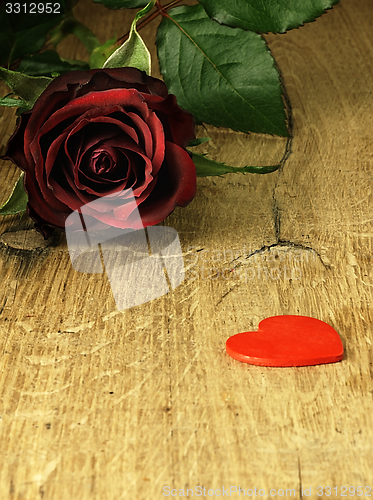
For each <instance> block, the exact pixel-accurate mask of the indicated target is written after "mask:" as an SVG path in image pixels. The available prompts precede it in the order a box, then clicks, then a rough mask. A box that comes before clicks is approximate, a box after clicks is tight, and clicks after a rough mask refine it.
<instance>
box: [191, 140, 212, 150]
mask: <svg viewBox="0 0 373 500" xmlns="http://www.w3.org/2000/svg"><path fill="white" fill-rule="evenodd" d="M208 141H211V139H210V137H198V139H193V140H192V141H190V142H189V144H188V148H194V147H196V146H199V145H200V144H203V143H204V142H208Z"/></svg>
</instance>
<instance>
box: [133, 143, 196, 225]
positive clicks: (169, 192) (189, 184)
mask: <svg viewBox="0 0 373 500" xmlns="http://www.w3.org/2000/svg"><path fill="white" fill-rule="evenodd" d="M196 189H197V184H196V168H195V165H194V163H193V161H192V159H191V158H190V156H189V154H188V153H187V152H186V151H185V150H184V149H182V148H180V147H179V146H177V145H176V144H173V143H171V142H166V159H165V164H164V165H163V166H162V169H161V172H160V175H159V176H158V179H157V183H156V186H155V188H154V189H153V192H152V193H151V194H150V195H149V196H148V197H147V199H146V200H145V201H144V202H143V203H141V204H140V205H139V211H140V215H141V220H142V223H143V225H144V226H152V225H154V224H157V223H158V222H161V221H162V220H164V219H165V218H166V217H168V216H169V215H170V213H171V212H172V211H173V210H174V208H175V207H176V206H181V207H185V206H186V205H187V204H188V203H190V202H191V201H192V199H193V198H194V196H195V194H196Z"/></svg>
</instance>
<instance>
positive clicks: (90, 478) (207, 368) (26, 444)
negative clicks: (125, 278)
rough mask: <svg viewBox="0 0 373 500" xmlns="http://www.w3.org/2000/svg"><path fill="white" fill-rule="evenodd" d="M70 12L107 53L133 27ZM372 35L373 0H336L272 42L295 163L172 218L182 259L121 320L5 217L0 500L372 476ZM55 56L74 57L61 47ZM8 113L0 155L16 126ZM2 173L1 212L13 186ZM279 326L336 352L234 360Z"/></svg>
mask: <svg viewBox="0 0 373 500" xmlns="http://www.w3.org/2000/svg"><path fill="white" fill-rule="evenodd" d="M77 9H78V14H79V16H80V18H82V19H84V20H85V21H86V22H87V24H88V25H89V26H90V27H91V28H92V29H93V30H94V31H96V32H97V33H98V34H99V36H100V39H101V40H102V41H104V40H105V38H106V37H107V36H108V35H111V34H112V33H113V32H114V31H115V30H117V31H118V34H121V33H122V32H123V33H124V32H125V31H126V30H127V29H128V26H129V23H130V18H129V17H128V16H127V13H126V12H125V11H122V12H108V11H107V10H105V9H104V8H101V7H100V6H99V5H93V4H91V3H90V2H85V1H84V2H82V3H81V4H79V5H78V7H77ZM103 19H105V22H103ZM372 24H373V11H372V9H371V6H370V1H369V0H355V1H352V0H344V1H342V2H341V3H340V4H339V5H337V6H336V7H335V8H334V9H333V10H332V11H331V12H329V13H328V14H327V15H325V16H324V17H322V18H320V19H319V20H318V21H317V22H315V23H311V24H309V25H306V26H304V27H303V28H302V29H299V30H295V31H293V32H290V33H288V34H286V35H281V36H279V35H278V36H273V35H271V36H268V37H267V39H268V42H269V44H270V47H271V49H272V50H273V52H274V55H275V57H276V59H277V61H278V63H279V66H280V68H281V71H282V74H283V76H284V81H285V84H286V88H287V90H288V93H289V96H290V99H291V102H292V105H293V113H294V140H293V144H292V149H293V152H292V155H291V156H290V158H289V160H288V161H287V163H286V165H285V167H284V168H283V169H282V170H281V171H279V172H275V173H273V174H269V175H266V176H253V175H245V176H244V175H233V174H231V175H227V176H225V177H224V178H212V179H211V178H210V179H199V180H198V185H199V190H198V193H197V196H196V198H195V200H194V201H193V202H192V203H191V204H190V205H189V206H188V207H187V208H185V209H177V210H175V212H174V213H173V214H172V215H171V216H170V217H169V218H168V219H167V221H166V224H167V225H169V226H171V227H174V228H175V229H176V230H177V231H178V232H179V236H180V241H181V246H182V249H183V252H184V257H185V263H186V266H187V275H186V279H185V281H184V282H183V283H182V284H181V285H180V286H179V287H178V288H177V289H175V290H174V291H172V292H171V293H169V294H168V295H166V296H163V297H161V298H159V299H156V300H154V301H152V302H149V303H147V304H143V305H141V306H138V307H135V308H133V309H130V310H125V311H117V309H116V306H115V301H114V298H113V295H112V292H111V290H110V284H109V281H108V278H107V277H106V275H100V274H98V275H93V274H82V273H78V272H76V271H74V270H73V269H72V267H71V263H70V259H69V256H68V253H67V247H66V241H65V240H64V238H63V237H62V238H61V237H56V238H55V239H54V240H52V241H51V242H50V243H48V247H45V243H44V240H42V238H38V237H35V235H34V236H32V234H31V236H29V235H30V233H29V232H28V233H20V234H18V236H17V244H15V237H14V235H10V236H9V235H6V234H5V233H8V232H9V231H21V230H26V229H28V228H30V227H32V224H31V225H30V223H29V222H28V221H27V219H25V220H21V221H20V220H19V218H18V217H7V218H5V219H4V220H2V221H1V228H0V233H3V235H2V243H1V245H2V246H1V260H0V262H1V268H0V273H1V274H0V276H1V288H0V311H1V316H0V331H1V337H0V345H1V352H2V357H1V360H0V363H1V369H0V379H1V382H0V392H1V403H0V408H1V411H0V415H1V420H0V422H1V423H0V433H1V434H0V440H1V441H0V442H1V450H2V458H3V459H2V463H3V467H2V470H1V472H0V492H1V497H2V498H3V497H4V498H10V499H21V498H22V499H32V500H34V499H35V498H39V497H40V498H44V499H48V500H49V499H59V500H65V499H66V500H67V499H71V498H73V499H75V498H76V499H78V498H79V499H81V500H85V499H90V500H91V499H93V498H94V499H96V498H97V499H100V500H106V499H107V500H112V499H114V498H115V499H121V498H123V499H125V498H126V499H127V498H135V499H144V500H148V499H150V498H156V499H158V498H159V499H161V498H164V495H163V490H162V488H163V487H164V486H167V485H168V486H170V487H173V488H177V489H180V488H184V489H185V490H186V488H188V487H189V488H195V487H196V486H198V485H200V486H202V487H206V488H213V489H217V488H220V489H221V488H222V487H223V486H224V487H225V488H227V487H229V486H241V488H245V490H247V489H249V488H255V487H256V488H258V489H259V488H262V489H264V490H265V491H266V495H265V496H262V498H271V496H270V494H269V492H270V489H271V488H273V489H279V488H282V489H284V490H285V491H286V489H294V490H295V496H294V495H293V496H292V498H301V493H300V492H301V487H302V486H303V488H311V489H312V498H317V496H316V492H317V487H318V486H327V485H329V486H331V487H333V488H334V487H338V492H339V493H338V495H339V496H340V492H341V490H340V488H341V487H342V486H343V485H347V486H350V485H351V486H358V485H363V486H365V485H369V484H371V483H372V480H373V477H372V472H371V462H372V459H373V452H372V447H371V441H372V439H373V421H372V420H373V417H372V415H373V411H372V410H373V402H372V390H373V388H372V321H373V319H372V307H371V300H372V286H373V273H372V235H373V230H372V216H371V210H372V188H371V181H372V171H373V163H372V156H371V136H372V132H373V118H372V113H371V110H372V105H373V101H372V100H373V97H372V95H373V94H372V85H371V81H372V76H373V66H372V65H373V63H372V61H373V48H372V43H371V26H372ZM154 29H155V28H154V26H153V27H152V26H149V27H148V28H147V31H146V32H145V37H146V39H147V41H148V43H151V40H153V39H154ZM63 51H64V55H65V56H66V57H75V56H76V57H79V58H84V57H85V55H84V48H83V47H82V46H80V45H79V44H76V43H75V41H73V40H70V39H68V40H66V42H65V45H64V47H63ZM155 66H156V65H155ZM156 71H157V69H156V67H155V68H154V74H157V73H156ZM0 114H1V118H0V128H1V132H2V133H1V135H0V136H1V148H2V150H3V148H4V147H5V144H6V141H7V139H8V138H9V136H10V134H11V133H12V130H13V127H14V119H13V118H12V116H13V111H11V110H5V111H3V110H0ZM200 132H201V133H200V135H209V136H210V137H212V142H211V143H207V144H206V145H203V146H201V150H202V151H206V152H209V153H210V154H211V155H212V156H213V157H215V158H216V159H219V160H221V161H226V162H229V163H231V164H233V165H236V166H242V165H244V164H267V163H269V162H274V161H277V160H278V159H279V158H280V157H281V155H282V152H283V149H284V146H285V144H284V141H283V140H279V139H274V138H264V137H260V136H259V137H258V136H245V135H244V134H238V133H232V132H229V131H226V130H213V129H211V128H209V127H208V130H207V133H206V131H203V130H201V131H200ZM1 168H2V175H3V177H2V186H3V187H2V188H1V191H0V203H1V202H2V201H4V200H5V199H6V197H7V193H8V192H9V190H10V189H11V186H12V184H13V183H14V182H15V180H16V178H17V175H18V173H17V169H16V168H15V167H14V166H13V165H11V164H10V163H9V162H3V163H2V165H1ZM17 245H18V246H17ZM15 246H16V248H14V247H15ZM260 249H262V250H261V251H260V252H258V253H256V254H255V255H252V256H251V257H249V255H250V254H251V253H253V252H254V251H256V250H260ZM277 277H278V279H277ZM276 314H303V315H309V316H312V317H315V318H319V319H322V320H324V321H326V322H327V323H329V324H330V325H332V326H333V327H334V328H335V329H336V330H337V331H338V332H339V333H340V335H341V338H342V340H343V342H344V344H345V347H346V356H345V359H344V360H343V361H342V362H341V363H338V364H332V365H325V366H315V367H304V368H292V369H279V368H262V367H257V366H250V365H245V364H240V363H239V362H236V361H235V360H233V359H231V358H229V357H228V356H227V354H226V353H225V349H224V345H225V341H226V339H227V338H228V337H229V336H230V335H233V334H235V333H238V332H241V331H248V330H250V329H256V328H257V325H258V322H259V321H260V320H261V319H263V318H265V317H267V316H271V315H276ZM206 494H207V493H206ZM241 496H242V495H241ZM232 497H236V498H238V494H237V493H235V494H233V493H232ZM253 498H254V497H253ZM304 498H306V493H305V494H304ZM325 498H326V496H325ZM332 498H333V497H332ZM350 498H351V497H350ZM355 498H357V495H355ZM360 498H368V496H363V497H360Z"/></svg>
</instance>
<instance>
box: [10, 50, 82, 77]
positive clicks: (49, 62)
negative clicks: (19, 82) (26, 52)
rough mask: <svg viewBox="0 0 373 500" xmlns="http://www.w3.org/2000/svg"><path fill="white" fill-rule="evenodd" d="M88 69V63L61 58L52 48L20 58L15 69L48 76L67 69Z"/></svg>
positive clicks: (28, 73) (34, 74)
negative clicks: (19, 62)
mask: <svg viewBox="0 0 373 500" xmlns="http://www.w3.org/2000/svg"><path fill="white" fill-rule="evenodd" d="M78 69H79V70H87V69H89V65H88V63H86V62H84V61H71V62H70V61H67V60H66V59H61V58H60V56H59V55H58V54H57V52H56V51H54V50H46V51H45V52H42V53H41V54H33V55H31V56H26V57H24V58H23V59H22V61H21V64H20V65H19V66H18V68H17V71H19V72H22V73H26V74H27V75H33V76H41V75H45V76H50V75H52V76H53V74H54V73H59V74H61V73H65V72H67V71H75V70H78Z"/></svg>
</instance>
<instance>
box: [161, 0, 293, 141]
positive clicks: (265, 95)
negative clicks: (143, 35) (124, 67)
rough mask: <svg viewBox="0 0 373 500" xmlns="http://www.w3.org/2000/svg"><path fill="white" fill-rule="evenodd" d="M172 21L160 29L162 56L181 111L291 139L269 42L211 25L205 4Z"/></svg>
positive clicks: (177, 12)
mask: <svg viewBox="0 0 373 500" xmlns="http://www.w3.org/2000/svg"><path fill="white" fill-rule="evenodd" d="M168 16H169V17H168ZM168 16H167V17H164V18H163V20H162V22H161V24H160V26H159V28H158V34H157V48H158V57H159V62H160V68H161V72H162V75H163V77H164V80H165V83H166V85H167V86H168V89H169V91H170V93H172V94H175V95H176V98H177V100H178V103H179V104H180V106H181V107H183V108H185V109H187V110H188V111H190V112H191V113H192V114H193V115H194V117H195V119H196V122H197V123H202V122H205V123H210V124H211V125H215V126H217V127H229V128H231V129H233V130H239V131H241V132H249V131H250V132H259V133H265V134H276V135H281V136H287V135H288V130H287V128H286V114H285V110H284V103H283V101H282V90H281V82H280V77H279V74H278V71H277V69H276V66H275V61H274V59H273V57H272V55H271V53H270V51H269V49H268V47H267V45H266V43H265V40H264V39H263V38H262V37H261V36H260V35H258V34H256V33H252V32H247V31H243V30H240V29H232V28H228V27H226V26H221V25H220V24H218V23H216V22H214V21H212V20H211V19H210V18H209V17H208V16H207V14H206V12H205V11H204V9H203V7H202V5H195V6H192V7H188V6H182V7H177V8H175V9H172V10H171V11H169V12H168Z"/></svg>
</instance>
